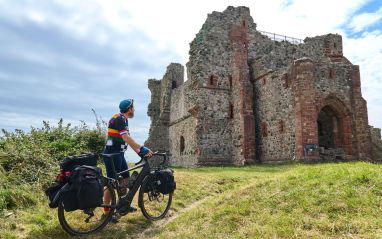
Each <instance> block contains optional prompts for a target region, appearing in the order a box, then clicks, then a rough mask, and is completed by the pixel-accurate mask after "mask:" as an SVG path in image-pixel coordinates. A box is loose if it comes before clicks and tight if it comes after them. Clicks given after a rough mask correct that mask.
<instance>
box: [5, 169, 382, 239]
mask: <svg viewBox="0 0 382 239" xmlns="http://www.w3.org/2000/svg"><path fill="white" fill-rule="evenodd" d="M381 172H382V165H376V164H369V163H364V162H356V163H328V164H314V165H307V164H291V165H257V166H250V167H224V168H221V167H209V168H198V169H180V168H179V169H178V168H177V169H175V177H176V180H177V187H178V188H177V190H176V192H175V196H174V202H173V207H172V209H171V211H170V215H169V217H167V218H166V219H164V220H161V221H158V222H155V223H153V222H150V221H147V220H146V219H145V218H144V217H143V216H142V214H141V213H140V211H138V212H136V213H132V214H129V215H127V216H125V217H122V219H121V221H120V222H119V223H117V224H109V225H108V226H107V227H106V228H104V229H103V230H102V231H101V232H99V233H97V234H94V235H92V236H90V237H89V238H382V211H381V210H382V174H381ZM25 190H29V191H28V193H29V194H31V195H32V196H31V197H32V198H34V200H35V201H36V202H37V203H36V204H35V205H34V206H33V207H25V208H24V209H19V210H17V211H14V212H13V214H11V215H9V211H8V212H5V213H4V214H3V215H2V216H1V217H0V238H70V237H69V236H68V235H67V234H65V232H64V231H63V230H62V229H61V227H60V225H59V223H58V220H57V211H56V210H53V209H49V208H48V206H47V200H46V198H45V197H44V195H43V192H42V191H38V190H37V191H36V190H31V189H30V188H28V187H26V188H25ZM135 205H137V204H135ZM7 215H8V216H7Z"/></svg>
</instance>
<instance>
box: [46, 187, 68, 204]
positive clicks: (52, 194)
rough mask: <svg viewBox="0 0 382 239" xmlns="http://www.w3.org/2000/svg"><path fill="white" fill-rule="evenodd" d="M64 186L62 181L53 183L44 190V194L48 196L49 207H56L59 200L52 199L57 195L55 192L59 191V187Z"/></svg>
mask: <svg viewBox="0 0 382 239" xmlns="http://www.w3.org/2000/svg"><path fill="white" fill-rule="evenodd" d="M62 186H64V183H55V184H54V185H52V186H50V187H49V188H47V189H46V190H45V195H46V196H48V199H49V207H50V208H56V207H58V203H59V201H60V200H56V201H53V200H54V199H55V197H56V195H57V193H58V192H59V191H60V189H61V188H62Z"/></svg>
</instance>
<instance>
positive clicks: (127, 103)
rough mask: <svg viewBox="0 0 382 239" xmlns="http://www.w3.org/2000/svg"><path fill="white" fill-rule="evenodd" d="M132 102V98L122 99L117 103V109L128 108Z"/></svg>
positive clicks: (123, 109)
mask: <svg viewBox="0 0 382 239" xmlns="http://www.w3.org/2000/svg"><path fill="white" fill-rule="evenodd" d="M133 103H134V100H133V99H126V100H122V101H121V103H119V109H120V110H121V111H125V110H128V109H129V108H130V107H132V106H133Z"/></svg>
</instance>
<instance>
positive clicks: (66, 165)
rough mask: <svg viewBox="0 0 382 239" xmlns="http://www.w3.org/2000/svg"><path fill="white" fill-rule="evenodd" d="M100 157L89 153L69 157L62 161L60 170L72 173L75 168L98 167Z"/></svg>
mask: <svg viewBox="0 0 382 239" xmlns="http://www.w3.org/2000/svg"><path fill="white" fill-rule="evenodd" d="M97 159H98V155H97V154H93V153H89V154H82V155H78V156H69V157H66V158H64V159H63V160H62V162H61V164H60V168H61V170H62V171H72V170H73V169H74V168H75V167H77V166H80V165H87V166H94V167H95V166H97Z"/></svg>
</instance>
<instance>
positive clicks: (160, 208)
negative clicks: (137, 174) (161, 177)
mask: <svg viewBox="0 0 382 239" xmlns="http://www.w3.org/2000/svg"><path fill="white" fill-rule="evenodd" d="M150 195H151V198H150ZM172 195H173V193H169V194H162V193H160V192H158V191H157V190H156V188H155V186H153V180H152V177H151V176H150V175H148V176H146V177H145V179H144V180H143V182H142V185H141V188H140V189H139V198H138V205H139V207H140V208H141V211H142V214H143V216H144V217H145V218H147V219H149V220H152V221H156V220H159V219H162V218H164V217H165V216H166V214H167V212H168V211H169V210H170V207H171V203H172ZM146 197H147V199H148V200H145V199H146ZM158 198H159V199H160V198H163V201H162V202H164V201H165V200H166V201H165V202H164V203H162V204H163V205H159V203H161V202H160V201H159V200H158ZM149 203H153V204H154V205H148V204H149ZM154 213H155V214H154Z"/></svg>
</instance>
